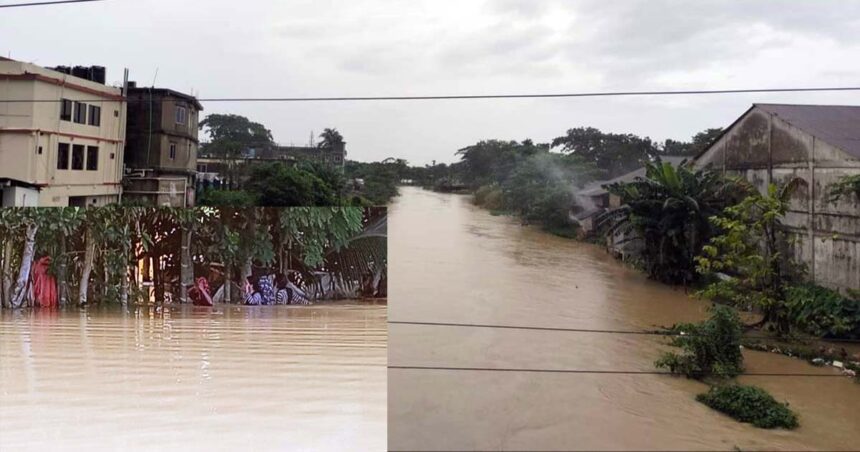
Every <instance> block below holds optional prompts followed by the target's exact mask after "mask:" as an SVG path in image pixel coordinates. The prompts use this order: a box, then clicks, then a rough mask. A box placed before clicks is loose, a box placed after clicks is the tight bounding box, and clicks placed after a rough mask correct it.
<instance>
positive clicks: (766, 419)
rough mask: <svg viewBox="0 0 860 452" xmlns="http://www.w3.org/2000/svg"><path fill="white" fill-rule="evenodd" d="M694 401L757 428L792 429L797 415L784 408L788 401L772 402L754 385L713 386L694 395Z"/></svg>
mask: <svg viewBox="0 0 860 452" xmlns="http://www.w3.org/2000/svg"><path fill="white" fill-rule="evenodd" d="M696 400H698V401H699V402H702V403H704V404H705V405H707V406H709V407H711V408H713V409H715V410H717V411H720V412H722V413H725V414H727V415H729V416H731V417H732V418H734V419H737V420H738V421H740V422H747V423H750V424H752V425H754V426H756V427H759V428H768V429H770V428H785V429H795V428H797V427H798V425H799V424H798V422H797V414H795V413H794V412H793V411H792V410H791V409H790V408H789V407H788V403H780V402H778V401H776V399H774V398H773V396H771V395H770V394H768V393H767V391H765V390H764V389H761V388H759V387H756V386H742V385H725V386H714V387H712V388H711V389H710V391H708V392H707V393H704V394H699V395H697V396H696Z"/></svg>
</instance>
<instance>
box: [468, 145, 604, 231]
mask: <svg viewBox="0 0 860 452" xmlns="http://www.w3.org/2000/svg"><path fill="white" fill-rule="evenodd" d="M458 154H459V155H460V157H461V158H462V162H461V163H462V171H463V173H464V176H463V177H464V180H466V181H468V185H469V186H471V187H472V188H473V189H475V196H474V202H475V203H476V204H478V205H481V206H483V207H486V208H487V209H490V210H494V211H504V212H508V213H511V214H514V215H516V216H518V217H519V218H521V219H522V220H523V221H524V222H527V223H536V224H540V225H541V226H542V227H544V228H545V229H546V230H548V231H550V232H554V233H557V234H561V235H570V234H573V233H574V231H575V226H574V225H573V223H572V222H571V220H570V218H569V214H568V212H569V211H570V209H571V207H572V206H573V205H574V204H575V199H574V196H573V191H574V187H575V186H576V185H577V184H584V183H585V182H588V181H590V180H592V179H594V178H595V177H596V176H598V175H600V174H601V172H600V171H598V170H597V169H596V168H595V167H594V165H593V164H589V163H587V162H584V161H583V160H582V158H580V157H578V156H574V155H565V154H560V153H556V152H551V151H550V150H549V146H548V145H546V144H535V143H533V142H532V141H531V140H525V141H523V142H521V143H519V142H516V141H509V142H506V141H496V140H492V141H482V142H479V143H477V144H475V145H473V146H469V147H467V148H464V149H461V150H460V151H459V152H458Z"/></svg>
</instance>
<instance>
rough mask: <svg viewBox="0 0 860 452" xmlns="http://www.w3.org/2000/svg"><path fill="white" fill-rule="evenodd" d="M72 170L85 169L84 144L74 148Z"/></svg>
mask: <svg viewBox="0 0 860 452" xmlns="http://www.w3.org/2000/svg"><path fill="white" fill-rule="evenodd" d="M72 169H73V170H83V169H84V145H82V144H76V145H73V146H72Z"/></svg>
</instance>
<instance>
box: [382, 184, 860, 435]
mask: <svg viewBox="0 0 860 452" xmlns="http://www.w3.org/2000/svg"><path fill="white" fill-rule="evenodd" d="M389 228H390V231H391V233H390V234H389V237H390V243H389V250H390V258H391V261H390V263H391V265H390V273H391V275H390V277H391V278H390V281H391V283H390V295H391V296H390V299H391V300H392V302H391V306H390V313H389V318H390V320H392V321H418V322H450V323H474V324H500V325H518V326H536V327H560V328H588V329H623V330H638V329H647V328H653V327H655V326H662V325H671V324H673V323H676V322H680V321H695V320H699V319H702V318H704V317H705V316H706V315H707V312H706V308H707V306H706V304H705V303H703V302H700V301H694V300H691V299H690V298H688V297H687V296H686V295H685V294H684V293H683V291H679V290H675V289H672V288H670V287H667V286H664V285H661V284H657V283H654V282H651V281H648V280H647V279H646V278H645V277H644V276H642V275H641V274H639V273H638V272H636V271H633V270H630V269H627V268H625V267H624V266H622V265H621V264H619V263H618V262H617V261H615V260H614V259H612V258H611V257H609V256H607V255H606V254H605V253H604V252H603V250H602V249H601V248H599V247H596V246H592V245H588V244H583V243H578V242H575V241H571V240H565V239H561V238H557V237H553V236H550V235H547V234H545V233H542V232H540V231H537V230H535V229H532V228H526V227H522V226H520V225H519V223H518V222H516V221H514V220H511V219H509V218H505V217H494V216H492V215H490V214H489V213H487V212H486V211H484V210H481V209H479V208H476V207H474V206H472V205H471V204H470V203H469V200H468V198H467V197H465V196H459V195H444V194H437V193H431V192H427V191H422V190H418V189H411V188H410V189H404V190H403V196H402V197H400V198H399V199H398V200H397V202H396V204H395V205H394V206H393V207H392V208H391V209H390V214H389ZM664 342H665V340H664V339H661V338H655V337H650V336H629V335H628V336H625V335H611V334H594V333H573V332H553V331H525V330H501V329H482V328H464V327H441V326H417V325H391V326H390V329H389V361H390V364H391V365H395V366H441V367H465V368H485V367H491V368H513V369H522V368H528V369H592V370H624V371H641V370H644V371H651V370H655V369H654V367H653V362H654V360H655V359H656V358H657V357H658V356H659V354H660V352H661V350H665V349H667V347H666V346H665V345H663V344H664ZM745 357H746V366H747V370H748V371H749V372H757V373H763V372H768V373H770V372H785V373H833V372H834V371H833V370H832V369H819V368H815V367H813V366H810V365H808V364H806V363H805V362H803V361H800V360H795V359H791V358H788V357H784V356H781V355H775V354H767V353H760V352H747V353H745ZM388 378H389V380H388V384H389V400H388V402H389V412H388V414H389V420H390V421H389V447H390V448H392V449H394V450H418V449H434V450H463V449H484V450H486V449H494V450H495V449H513V450H535V449H540V450H571V449H580V450H601V449H602V450H732V449H733V448H735V447H740V448H742V449H743V450H756V449H759V450H858V449H860V384H855V383H853V382H852V381H851V380H850V379H848V378H811V377H800V378H798V377H790V378H786V377H754V376H748V377H743V378H741V381H742V382H743V383H748V384H756V385H760V386H762V387H763V388H765V389H767V390H768V391H770V392H771V393H772V394H773V395H774V396H775V397H776V398H778V399H780V400H786V401H789V402H790V404H791V407H792V408H793V409H795V410H796V411H797V412H798V413H799V415H800V423H801V427H800V428H799V429H797V430H795V431H784V430H776V431H767V430H761V429H757V428H754V427H751V426H749V425H747V424H741V423H738V422H736V421H734V420H732V419H730V418H728V417H726V416H723V415H721V414H719V413H717V412H715V411H712V410H711V409H709V408H707V407H705V406H704V405H702V404H700V403H698V402H696V401H695V400H694V397H695V395H696V394H697V393H700V392H704V391H705V390H706V389H707V387H706V386H705V385H704V384H701V383H698V382H695V381H689V380H685V379H681V378H675V377H670V376H662V375H599V374H598V375H594V374H563V373H523V372H484V371H468V370H466V371H451V370H425V369H418V370H415V369H390V370H389V372H388Z"/></svg>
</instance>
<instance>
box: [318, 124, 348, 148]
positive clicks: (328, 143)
mask: <svg viewBox="0 0 860 452" xmlns="http://www.w3.org/2000/svg"><path fill="white" fill-rule="evenodd" d="M320 138H321V139H322V141H320V143H319V147H321V148H328V149H333V148H337V147H339V146H341V145H343V144H344V141H343V135H341V134H340V132H338V131H337V129H325V130H323V133H321V134H320Z"/></svg>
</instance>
